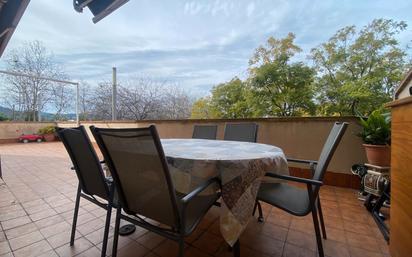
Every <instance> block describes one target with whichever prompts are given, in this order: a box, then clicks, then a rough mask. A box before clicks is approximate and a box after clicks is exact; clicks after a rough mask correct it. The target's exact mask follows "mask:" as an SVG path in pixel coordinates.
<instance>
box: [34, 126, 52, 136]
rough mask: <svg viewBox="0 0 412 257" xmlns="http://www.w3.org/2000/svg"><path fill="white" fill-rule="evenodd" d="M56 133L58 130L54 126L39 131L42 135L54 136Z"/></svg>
mask: <svg viewBox="0 0 412 257" xmlns="http://www.w3.org/2000/svg"><path fill="white" fill-rule="evenodd" d="M54 132H56V129H55V128H54V126H46V127H44V128H41V129H39V131H38V133H39V134H41V135H45V134H53V133H54Z"/></svg>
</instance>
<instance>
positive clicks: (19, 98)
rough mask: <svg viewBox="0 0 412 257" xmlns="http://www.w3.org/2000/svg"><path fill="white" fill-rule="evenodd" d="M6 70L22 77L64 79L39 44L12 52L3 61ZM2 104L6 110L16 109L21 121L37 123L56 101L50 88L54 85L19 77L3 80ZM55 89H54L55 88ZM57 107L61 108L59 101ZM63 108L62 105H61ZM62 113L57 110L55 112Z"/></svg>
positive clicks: (28, 45) (36, 79) (26, 44)
mask: <svg viewBox="0 0 412 257" xmlns="http://www.w3.org/2000/svg"><path fill="white" fill-rule="evenodd" d="M6 63H7V70H8V71H10V72H17V73H23V74H30V75H34V76H38V77H48V78H54V79H66V78H67V76H66V75H65V74H64V72H63V71H62V69H61V67H59V66H58V65H57V63H56V61H55V60H54V58H53V55H52V54H51V53H50V52H49V51H47V49H46V48H45V47H44V46H43V44H42V43H41V42H39V41H33V42H28V43H25V44H24V45H22V46H21V47H20V48H16V49H14V50H12V51H11V52H10V54H9V55H8V56H7V57H6ZM5 79H6V82H8V83H7V85H6V87H7V88H6V95H5V97H6V103H7V104H8V105H9V106H13V105H14V106H16V110H17V112H18V113H21V114H23V117H21V118H22V119H25V120H32V121H37V120H39V118H40V113H41V111H42V110H43V109H44V108H45V106H46V105H47V104H50V103H51V102H52V101H53V99H54V100H56V98H55V96H56V95H54V93H57V91H53V89H52V88H51V86H52V85H55V84H54V83H52V82H50V81H48V80H44V79H39V78H28V77H21V76H6V77H5ZM56 86H57V85H56ZM57 102H59V104H58V106H59V107H63V106H62V101H55V103H57ZM63 105H65V104H63ZM61 111H62V109H61V108H59V112H61Z"/></svg>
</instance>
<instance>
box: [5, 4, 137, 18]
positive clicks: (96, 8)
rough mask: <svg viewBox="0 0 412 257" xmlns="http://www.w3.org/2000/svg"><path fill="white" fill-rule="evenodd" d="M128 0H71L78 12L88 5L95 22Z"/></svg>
mask: <svg viewBox="0 0 412 257" xmlns="http://www.w3.org/2000/svg"><path fill="white" fill-rule="evenodd" d="M0 1H1V0H0ZM128 1H129V0H73V7H74V9H75V10H76V11H78V12H83V8H84V7H88V8H89V10H90V11H91V12H92V14H93V16H94V17H93V19H92V20H93V22H94V23H97V22H98V21H100V20H101V19H103V18H104V17H106V16H107V15H109V14H111V13H112V12H113V11H115V10H116V9H117V8H119V7H120V6H122V5H124V4H125V3H127V2H128Z"/></svg>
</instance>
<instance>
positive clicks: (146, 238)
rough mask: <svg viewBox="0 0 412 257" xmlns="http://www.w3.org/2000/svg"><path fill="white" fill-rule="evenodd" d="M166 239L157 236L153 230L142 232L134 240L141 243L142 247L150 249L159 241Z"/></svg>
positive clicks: (158, 243)
mask: <svg viewBox="0 0 412 257" xmlns="http://www.w3.org/2000/svg"><path fill="white" fill-rule="evenodd" d="M165 240H166V239H165V238H164V237H162V236H159V235H157V234H155V233H153V232H149V233H146V234H144V235H143V236H141V237H139V238H138V239H137V240H136V241H137V242H138V243H139V244H141V245H143V246H144V247H146V248H148V249H150V250H152V249H154V248H155V247H156V246H158V245H160V243H161V242H163V241H165Z"/></svg>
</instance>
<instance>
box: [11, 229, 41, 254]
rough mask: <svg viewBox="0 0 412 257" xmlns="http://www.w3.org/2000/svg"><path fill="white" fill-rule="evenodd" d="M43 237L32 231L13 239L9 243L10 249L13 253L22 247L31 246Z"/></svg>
mask: <svg viewBox="0 0 412 257" xmlns="http://www.w3.org/2000/svg"><path fill="white" fill-rule="evenodd" d="M43 239H44V237H43V236H42V234H40V232H39V231H34V232H31V233H28V234H25V235H22V236H19V237H16V238H13V239H11V240H10V241H9V243H10V247H11V249H12V250H13V251H15V250H17V249H20V248H22V247H25V246H28V245H31V244H33V243H35V242H38V241H41V240H43Z"/></svg>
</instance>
